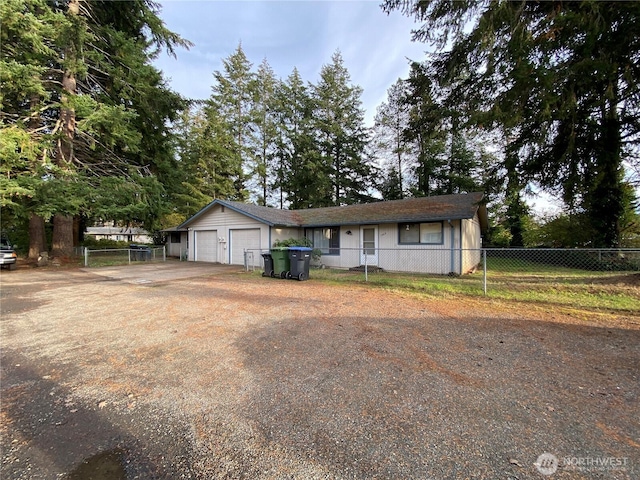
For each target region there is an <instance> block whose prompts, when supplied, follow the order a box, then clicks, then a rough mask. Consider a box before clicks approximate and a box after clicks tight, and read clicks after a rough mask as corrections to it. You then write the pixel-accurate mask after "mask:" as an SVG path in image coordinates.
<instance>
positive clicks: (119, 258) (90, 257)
mask: <svg viewBox="0 0 640 480" xmlns="http://www.w3.org/2000/svg"><path fill="white" fill-rule="evenodd" d="M83 256H84V266H85V267H104V266H109V265H126V264H129V265H131V264H132V263H136V262H165V261H166V260H167V253H166V248H165V246H164V245H163V246H147V245H135V246H134V245H131V246H130V247H129V248H102V249H90V248H84V251H83Z"/></svg>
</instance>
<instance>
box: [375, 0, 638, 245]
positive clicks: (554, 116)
mask: <svg viewBox="0 0 640 480" xmlns="http://www.w3.org/2000/svg"><path fill="white" fill-rule="evenodd" d="M383 8H384V9H385V10H387V11H390V10H393V9H400V10H402V11H403V12H404V13H406V14H408V15H411V16H415V17H416V18H417V19H418V20H420V21H423V22H424V23H423V25H422V27H421V28H419V29H418V30H417V31H416V32H415V38H416V39H419V40H424V41H428V42H431V43H432V44H434V45H435V46H436V47H438V48H440V49H441V52H442V53H441V54H440V59H439V61H438V62H437V68H438V71H439V73H440V75H441V78H442V79H444V80H445V81H460V79H461V74H462V73H463V72H464V73H465V76H464V80H463V83H462V84H461V86H460V88H459V89H457V91H456V95H457V96H458V99H460V98H464V100H465V101H464V102H462V103H463V105H472V106H473V107H474V109H475V110H476V111H477V112H478V113H479V115H476V116H475V117H476V121H477V122H478V123H479V124H482V125H483V126H485V127H491V126H495V125H499V126H501V127H503V128H507V129H509V130H510V131H512V132H513V133H514V135H515V138H514V142H515V144H516V145H518V149H517V150H518V161H517V164H516V167H515V171H517V172H519V174H521V175H523V176H524V178H525V179H526V180H527V181H534V182H538V183H539V184H540V185H542V186H543V187H544V188H546V189H548V190H550V191H553V192H560V193H561V194H562V196H563V198H564V200H565V202H566V204H567V205H568V207H569V208H570V209H572V210H574V211H580V210H583V211H584V212H585V213H586V215H587V217H588V218H589V219H590V222H591V224H592V227H593V228H594V245H595V246H607V247H611V246H616V245H618V244H619V243H620V238H621V237H620V235H621V218H622V217H623V216H624V212H625V211H626V210H628V208H629V205H628V199H626V197H625V195H624V190H625V180H624V173H625V172H624V164H625V162H629V163H632V162H637V157H634V156H633V155H632V154H631V153H630V152H632V151H633V150H634V149H635V148H637V145H638V141H639V140H640V130H639V129H638V118H639V116H640V103H639V102H640V96H639V95H638V78H639V74H640V71H639V69H638V61H637V57H638V54H639V52H640V40H639V38H640V37H639V36H638V34H637V32H638V23H639V22H640V4H638V3H637V2H593V1H576V2H484V3H478V2H449V1H447V0H433V1H401V0H387V1H386V2H384V4H383ZM445 48H446V50H445Z"/></svg>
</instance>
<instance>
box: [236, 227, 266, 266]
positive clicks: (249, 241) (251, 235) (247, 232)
mask: <svg viewBox="0 0 640 480" xmlns="http://www.w3.org/2000/svg"><path fill="white" fill-rule="evenodd" d="M229 237H230V238H229V240H230V245H231V264H233V265H244V251H245V250H252V251H254V256H255V255H257V253H258V252H256V251H258V250H260V248H261V245H260V229H259V228H243V229H232V230H229Z"/></svg>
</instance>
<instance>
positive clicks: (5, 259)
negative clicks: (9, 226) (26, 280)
mask: <svg viewBox="0 0 640 480" xmlns="http://www.w3.org/2000/svg"><path fill="white" fill-rule="evenodd" d="M17 261H18V256H17V255H16V251H15V250H14V249H13V245H11V242H9V240H8V239H6V238H4V237H3V238H0V268H8V269H9V270H13V269H15V268H16V262H17Z"/></svg>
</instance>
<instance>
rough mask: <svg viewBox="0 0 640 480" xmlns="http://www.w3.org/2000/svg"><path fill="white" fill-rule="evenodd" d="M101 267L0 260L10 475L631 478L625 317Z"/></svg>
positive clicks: (629, 343)
mask: <svg viewBox="0 0 640 480" xmlns="http://www.w3.org/2000/svg"><path fill="white" fill-rule="evenodd" d="M105 272H106V270H103V271H102V272H101V273H102V274H98V273H96V271H94V270H77V269H67V270H58V271H56V270H38V269H31V270H26V269H25V270H18V271H15V272H2V274H1V277H0V281H1V295H2V318H1V331H0V334H1V341H2V358H1V360H2V363H1V373H2V377H1V390H0V393H1V395H2V405H1V407H2V408H1V418H0V435H1V438H0V442H1V446H2V465H1V467H0V468H1V470H0V477H1V478H3V479H55V478H72V479H75V478H96V479H98V478H101V479H120V478H121V479H134V478H141V479H142V478H145V479H147V478H167V479H174V478H197V479H209V478H247V479H280V478H296V479H325V478H327V479H333V478H336V479H337V478H356V479H370V478H389V479H405V478H407V479H408V478H414V479H434V480H435V479H449V478H451V479H457V478H473V479H498V478H500V479H528V478H552V479H556V478H558V479H565V478H621V479H627V478H628V479H631V478H639V477H640V420H639V418H640V415H639V411H640V402H639V400H640V331H638V330H637V329H635V328H634V326H633V324H631V325H629V327H625V326H624V325H615V326H613V325H612V326H607V325H601V324H598V323H597V322H595V321H594V322H590V321H589V320H588V319H587V320H586V322H585V323H584V324H578V323H580V322H576V321H572V322H566V321H564V319H563V318H560V317H559V316H557V315H554V316H553V318H551V316H550V318H548V319H545V318H540V315H536V316H535V317H533V316H532V315H530V314H529V312H528V310H527V309H526V306H525V307H523V308H522V309H521V310H520V311H513V312H508V311H506V312H505V311H500V313H496V312H497V311H496V310H495V309H492V308H491V304H490V303H486V304H482V305H480V304H473V305H471V304H466V303H465V302H460V301H459V300H456V301H452V300H451V299H443V300H441V301H425V300H420V299H418V298H415V297H409V296H403V295H402V294H399V293H395V292H389V291H383V290H380V289H367V288H364V287H360V286H353V287H349V288H344V287H338V286H331V285H326V284H321V283H320V282H316V281H313V279H312V280H310V281H308V282H295V281H284V280H275V279H266V278H261V277H258V276H256V275H251V274H246V273H242V272H237V271H235V270H225V271H215V272H203V273H204V274H205V275H204V276H202V275H196V276H188V277H181V276H180V275H177V274H176V275H175V278H174V279H172V280H163V281H153V278H154V277H153V275H147V274H144V275H137V276H136V275H135V274H133V272H132V271H131V270H125V271H124V272H125V273H124V274H120V276H118V275H114V274H108V275H104V273H105ZM138 273H139V272H138ZM129 274H131V276H129ZM149 276H151V277H152V278H148V277H149ZM131 278H134V279H136V278H137V279H146V280H151V281H136V280H131ZM543 453H547V454H549V455H547V456H543V457H540V456H541V455H542V454H543ZM538 459H539V460H538ZM535 463H538V466H536V465H534V464H535ZM97 471H99V472H100V473H96V472H97ZM541 471H542V472H544V473H546V474H550V475H549V476H548V477H545V476H543V475H542V473H540V472H541ZM90 472H91V473H90Z"/></svg>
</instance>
